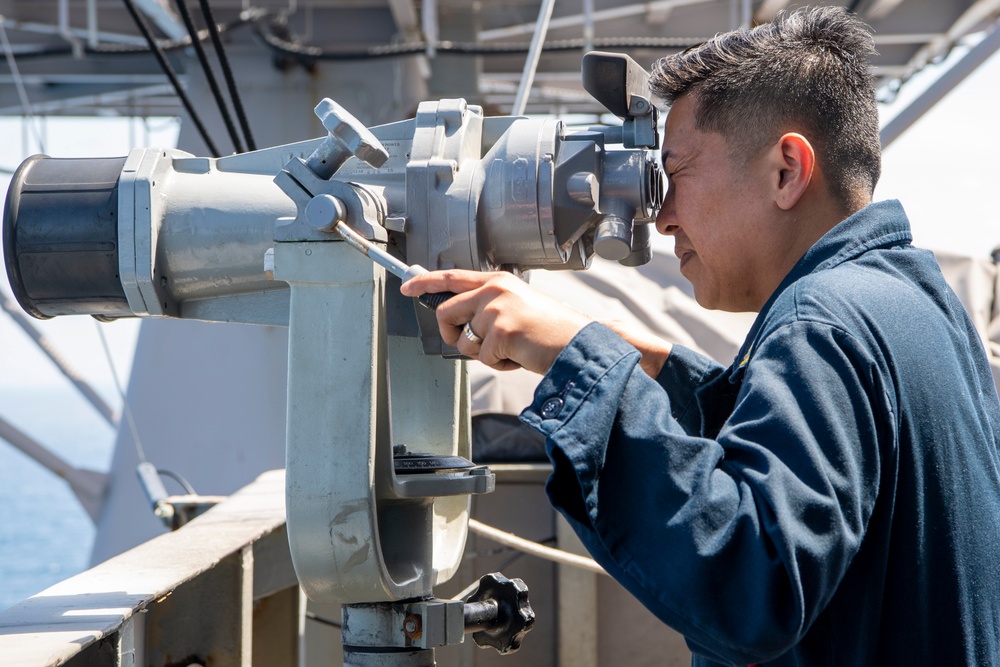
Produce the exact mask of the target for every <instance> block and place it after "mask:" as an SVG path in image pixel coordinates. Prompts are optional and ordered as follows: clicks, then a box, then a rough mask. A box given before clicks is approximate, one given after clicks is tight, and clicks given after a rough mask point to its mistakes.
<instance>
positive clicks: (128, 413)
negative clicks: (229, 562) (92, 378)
mask: <svg viewBox="0 0 1000 667" xmlns="http://www.w3.org/2000/svg"><path fill="white" fill-rule="evenodd" d="M94 324H95V325H96V326H97V337H98V338H99V339H100V340H101V347H102V348H103V349H104V358H105V359H107V361H108V367H109V368H110V370H111V378H112V379H113V380H114V383H115V389H116V390H117V391H118V395H119V396H120V397H121V399H122V414H124V415H125V421H126V422H128V427H129V431H130V432H131V433H132V443H133V444H134V445H135V453H136V456H138V457H139V463H140V464H143V463H148V462H149V459H147V458H146V450H145V449H144V448H143V446H142V442H140V441H139V430H138V429H137V428H136V426H135V418H134V417H133V416H132V408H131V407H129V404H128V399H127V398H126V397H125V390H124V389H122V383H121V380H119V379H118V369H117V368H115V360H114V358H113V357H112V356H111V347H110V346H109V345H108V339H107V338H106V337H105V336H104V328H103V327H102V326H101V323H100V322H97V321H95V322H94ZM140 467H141V465H140ZM156 474H157V475H159V476H161V477H169V478H170V479H172V480H174V481H175V482H177V483H178V484H180V485H181V487H183V488H184V491H185V492H186V493H187V494H188V495H191V496H196V495H198V494H197V492H195V490H194V487H193V486H191V485H190V484H189V483H188V481H187V480H186V479H184V478H183V477H181V476H180V475H178V474H177V473H175V472H173V471H171V470H163V469H162V468H156ZM139 481H140V483H142V484H143V486H144V488H145V483H144V481H143V478H142V475H140V477H139ZM145 490H146V492H147V495H149V489H145ZM164 493H165V492H164Z"/></svg>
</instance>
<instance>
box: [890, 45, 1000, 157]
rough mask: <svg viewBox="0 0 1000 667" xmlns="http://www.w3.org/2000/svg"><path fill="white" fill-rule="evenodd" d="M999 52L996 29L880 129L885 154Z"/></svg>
mask: <svg viewBox="0 0 1000 667" xmlns="http://www.w3.org/2000/svg"><path fill="white" fill-rule="evenodd" d="M998 50H1000V27H998V28H994V29H993V31H992V32H990V34H988V35H987V36H986V37H984V38H983V40H982V41H981V42H979V43H978V44H976V45H975V46H974V47H972V48H971V49H970V50H969V52H968V53H966V54H965V55H964V56H962V58H961V60H959V61H958V62H957V63H955V64H954V65H953V66H952V67H951V69H949V70H948V71H947V72H945V73H944V74H942V75H941V76H940V77H939V78H938V80H937V81H935V82H934V83H932V84H931V85H930V86H928V87H927V89H926V90H925V91H924V92H923V93H921V94H920V95H919V96H918V97H917V98H916V99H915V100H913V101H912V102H910V104H909V105H908V106H907V107H906V108H905V109H903V110H902V111H900V112H899V113H898V114H896V116H895V117H893V119H892V120H890V121H889V122H887V123H886V124H885V125H883V126H882V130H881V132H879V139H880V140H881V141H882V149H883V150H885V149H886V148H888V147H889V145H890V144H892V142H893V141H895V140H896V139H898V138H899V136H900V135H901V134H903V132H905V131H906V130H908V129H909V128H910V126H912V125H913V124H914V123H916V122H917V121H918V120H920V118H921V116H923V115H924V114H925V113H927V112H928V111H929V110H930V109H931V108H932V107H933V106H934V105H935V104H937V103H938V102H940V101H941V99H942V98H943V97H944V96H945V95H947V94H948V93H950V92H951V91H952V90H954V89H955V88H956V87H957V86H958V84H960V83H962V81H964V80H965V79H966V77H968V76H969V75H970V74H972V73H973V72H974V71H976V69H978V68H979V66H980V65H982V64H983V63H984V62H986V61H987V60H988V59H989V58H990V56H992V55H993V54H994V53H996V52H997V51H998Z"/></svg>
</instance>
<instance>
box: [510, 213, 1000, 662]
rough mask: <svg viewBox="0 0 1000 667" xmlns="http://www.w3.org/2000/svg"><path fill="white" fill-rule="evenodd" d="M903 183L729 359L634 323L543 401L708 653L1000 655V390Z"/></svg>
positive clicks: (579, 362) (560, 443) (558, 477)
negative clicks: (662, 343) (926, 243)
mask: <svg viewBox="0 0 1000 667" xmlns="http://www.w3.org/2000/svg"><path fill="white" fill-rule="evenodd" d="M910 241H911V237H910V230H909V223H908V221H907V219H906V215H905V213H904V212H903V209H902V207H901V206H900V204H899V203H898V202H895V201H888V202H880V203H877V204H873V205H871V206H869V207H867V208H865V209H863V210H862V211H859V212H858V213H856V214H854V215H852V216H851V217H849V218H847V219H846V220H844V221H843V222H841V223H840V224H839V225H837V226H836V227H835V228H834V229H832V230H831V231H830V232H828V233H827V234H826V235H825V236H824V237H823V238H821V239H820V240H819V241H818V242H817V243H816V244H815V245H814V246H813V247H812V248H811V249H810V250H809V251H808V252H807V253H806V254H805V255H804V256H803V257H802V259H801V260H800V261H799V262H798V264H797V265H796V266H795V267H794V268H793V270H792V271H791V272H790V273H789V275H788V276H787V277H786V278H785V280H784V281H783V282H782V283H781V285H780V286H779V287H778V289H777V290H776V291H775V293H774V294H773V295H772V296H771V298H770V300H769V301H768V302H767V304H766V305H765V306H764V308H763V309H762V311H761V313H760V315H759V316H758V317H757V320H756V322H755V323H754V326H753V328H752V329H751V331H750V333H749V335H748V337H747V340H746V342H745V343H744V345H743V348H742V350H741V351H740V353H739V354H738V356H737V358H736V360H735V362H734V364H733V365H732V366H731V367H729V368H728V369H727V368H723V367H722V366H720V365H718V364H716V363H715V362H713V361H711V360H709V359H707V358H705V357H702V356H700V355H698V354H696V353H694V352H692V351H690V350H688V349H685V348H683V347H680V346H675V347H674V349H673V352H672V353H671V354H670V357H669V358H668V360H667V362H666V364H665V366H664V368H663V370H662V372H661V373H660V375H659V377H658V378H657V379H656V380H653V379H651V378H650V377H648V376H647V375H646V374H645V373H644V372H643V371H642V370H641V369H640V367H639V366H638V361H639V354H638V352H637V351H636V350H635V349H634V348H632V347H631V346H630V345H628V344H626V343H625V342H624V341H623V340H622V339H621V338H619V337H618V336H616V335H615V334H614V333H613V332H612V331H611V330H610V329H608V328H606V327H604V326H602V325H600V324H596V323H595V324H591V325H588V326H587V327H586V328H584V329H583V330H582V331H581V332H580V333H579V334H578V335H577V336H576V337H575V338H574V339H573V341H572V342H571V343H570V344H569V345H568V346H567V347H566V349H565V350H563V352H562V353H561V354H560V356H559V357H558V359H557V360H556V361H555V363H554V364H553V365H552V367H551V368H550V369H549V371H548V373H547V374H546V375H545V377H544V378H543V379H542V381H541V383H540V385H539V386H538V389H537V391H536V393H535V398H534V401H533V403H532V405H531V406H529V407H528V408H527V409H525V411H524V412H523V413H522V415H521V419H522V420H524V421H525V422H526V423H528V424H530V425H532V426H534V427H535V428H537V429H538V430H539V431H541V432H542V433H544V434H545V435H546V438H547V443H546V448H547V451H548V453H549V456H550V458H551V459H552V462H553V465H554V469H553V473H552V476H551V478H550V479H549V482H548V485H547V487H546V488H547V492H548V494H549V498H550V499H551V502H552V504H553V505H554V506H555V507H556V508H557V509H558V510H559V511H560V512H562V513H563V514H564V515H565V516H566V518H567V519H568V520H569V522H570V524H571V525H572V526H573V528H574V529H575V530H576V532H577V534H578V535H579V536H580V538H581V539H582V540H583V542H584V544H585V545H586V546H587V548H588V549H589V550H590V552H591V553H592V554H593V556H594V558H595V559H596V560H597V561H598V562H599V563H601V565H603V566H604V567H605V568H606V569H607V570H608V572H609V573H610V574H611V575H612V576H613V577H615V579H617V580H618V581H619V582H621V583H622V584H623V585H624V586H625V587H626V588H627V589H628V590H629V591H631V593H632V594H633V595H635V596H636V597H637V598H638V599H639V600H640V601H641V602H642V603H643V604H644V605H645V606H646V607H647V608H649V609H650V610H651V611H652V612H653V613H654V614H656V615H657V616H658V617H659V618H660V619H661V620H663V621H664V622H665V623H667V624H669V625H670V626H672V627H674V628H676V629H677V630H678V631H680V632H681V633H683V635H684V636H685V637H686V639H687V642H688V645H689V646H690V648H691V649H692V651H693V652H694V654H695V657H694V661H693V662H694V664H695V665H711V664H716V663H723V664H739V665H746V664H748V663H767V664H774V665H851V666H857V665H907V666H908V667H913V666H915V665H942V666H944V665H947V666H949V667H950V666H952V665H963V664H964V665H996V664H1000V454H998V444H997V443H998V440H997V439H998V435H1000V404H998V401H997V394H996V389H995V387H994V383H993V378H992V375H991V371H990V367H989V364H988V362H987V359H986V356H985V353H984V351H983V347H982V343H981V341H980V338H979V336H978V334H977V333H976V331H975V329H974V327H973V325H972V323H971V321H970V319H969V317H968V315H967V314H966V312H965V310H964V309H963V307H962V305H961V304H960V303H959V301H958V299H957V298H956V296H955V295H954V293H953V292H952V291H951V289H950V288H949V287H948V286H947V284H946V283H945V281H944V278H943V277H942V275H941V272H940V270H939V269H938V266H937V264H936V262H935V260H934V257H933V256H932V255H931V253H929V252H927V251H923V250H919V249H916V248H914V247H913V246H912V245H910Z"/></svg>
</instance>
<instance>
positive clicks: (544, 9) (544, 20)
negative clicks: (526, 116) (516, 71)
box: [511, 0, 556, 116]
mask: <svg viewBox="0 0 1000 667" xmlns="http://www.w3.org/2000/svg"><path fill="white" fill-rule="evenodd" d="M555 4H556V0H542V6H541V7H540V8H539V10H538V22H537V23H535V34H534V35H532V37H531V47H530V48H529V49H528V58H527V60H525V61H524V71H523V72H522V73H521V83H520V85H519V86H518V87H517V96H516V97H515V98H514V108H513V110H512V112H511V113H512V115H514V116H520V115H521V114H523V113H524V108H525V107H526V106H527V104H528V94H529V93H530V92H531V84H532V83H534V81H535V69H536V68H537V67H538V56H539V55H541V52H542V44H544V43H545V33H546V32H548V30H549V20H550V19H551V18H552V7H553V6H555Z"/></svg>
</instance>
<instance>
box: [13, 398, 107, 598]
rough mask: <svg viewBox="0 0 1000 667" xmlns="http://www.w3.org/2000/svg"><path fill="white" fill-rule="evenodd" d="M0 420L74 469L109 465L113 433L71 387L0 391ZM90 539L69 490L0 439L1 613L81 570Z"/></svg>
mask: <svg viewBox="0 0 1000 667" xmlns="http://www.w3.org/2000/svg"><path fill="white" fill-rule="evenodd" d="M66 384H67V385H68V383H66ZM0 416H2V417H3V418H4V419H5V420H7V421H8V422H10V423H12V424H13V425H14V426H16V427H17V428H18V429H20V430H22V431H24V432H26V433H27V434H28V435H30V436H31V437H32V438H34V439H35V440H36V441H37V442H39V443H40V444H42V445H44V446H46V447H47V448H48V449H50V450H51V451H53V452H54V453H56V454H57V455H58V456H60V457H61V458H63V459H65V460H66V461H68V462H69V463H70V464H71V465H73V466H75V467H78V468H89V469H92V470H98V471H101V472H106V471H107V470H108V468H109V466H110V463H111V454H112V448H113V446H114V439H115V432H114V431H113V430H112V428H111V426H109V425H108V424H107V422H105V421H104V419H103V418H102V417H101V416H100V415H99V414H98V413H97V412H96V411H95V410H94V409H93V408H92V407H91V406H90V404H89V403H87V402H86V401H85V400H84V399H82V398H81V397H80V396H79V395H78V394H76V393H75V392H74V390H73V389H72V387H70V386H60V387H52V388H49V387H27V388H23V387H19V388H14V387H7V386H3V387H0ZM93 540H94V525H93V523H92V522H91V520H90V517H89V516H88V515H87V513H86V512H85V511H84V509H83V508H82V507H81V506H80V503H79V502H77V500H76V497H75V496H74V495H73V492H72V491H71V490H70V488H69V485H67V484H66V482H64V481H63V480H62V479H60V478H58V477H56V476H55V475H54V474H52V473H51V472H49V471H48V469H46V468H44V467H42V466H41V465H39V464H37V463H35V462H34V461H33V460H32V459H30V458H28V457H27V456H26V455H24V454H22V453H21V452H20V450H18V449H16V448H14V447H13V446H12V445H10V444H9V443H7V442H6V441H3V440H0V609H6V608H8V607H10V606H11V605H13V604H15V603H17V602H19V601H21V600H23V599H24V598H26V597H29V596H31V595H34V594H35V593H38V592H39V591H42V590H44V589H46V588H48V587H49V586H51V585H53V584H55V583H56V582H58V581H60V580H62V579H65V578H67V577H70V576H72V575H74V574H77V573H78V572H82V571H83V570H85V569H87V567H88V566H89V561H90V551H91V546H92V544H93Z"/></svg>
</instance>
